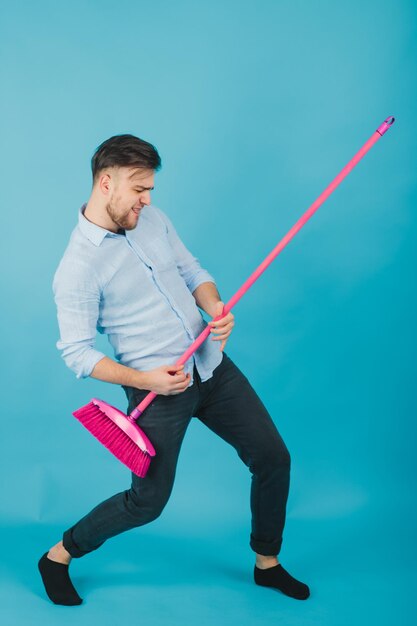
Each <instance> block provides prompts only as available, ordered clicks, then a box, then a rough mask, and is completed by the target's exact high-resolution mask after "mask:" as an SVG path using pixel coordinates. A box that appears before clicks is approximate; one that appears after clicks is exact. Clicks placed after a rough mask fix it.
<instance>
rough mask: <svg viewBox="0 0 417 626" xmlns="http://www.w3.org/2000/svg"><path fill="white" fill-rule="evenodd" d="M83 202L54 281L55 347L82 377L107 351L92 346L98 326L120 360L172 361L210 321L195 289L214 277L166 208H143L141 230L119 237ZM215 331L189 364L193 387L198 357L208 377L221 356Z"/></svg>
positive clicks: (137, 364)
mask: <svg viewBox="0 0 417 626" xmlns="http://www.w3.org/2000/svg"><path fill="white" fill-rule="evenodd" d="M85 207H86V204H83V205H82V207H81V208H80V209H79V211H78V224H77V226H76V227H75V228H74V230H73V231H72V233H71V236H70V239H69V242H68V245H67V248H66V250H65V252H64V255H63V257H62V259H61V261H60V263H59V265H58V267H57V269H56V272H55V274H54V278H53V284H52V289H53V293H54V299H55V303H56V306H57V313H58V325H59V330H60V339H59V341H57V343H56V347H57V348H58V350H61V356H62V358H63V359H64V361H65V363H66V365H67V366H68V367H69V368H70V369H71V370H73V371H74V372H75V374H76V376H77V378H85V377H87V376H89V375H90V374H91V372H92V370H93V369H94V366H95V365H96V363H97V362H98V361H100V359H102V358H103V357H104V356H106V355H105V354H104V353H103V352H100V351H99V350H97V349H95V348H94V342H95V337H96V331H98V332H99V333H101V334H106V335H107V337H108V340H109V343H110V344H111V346H112V347H113V350H114V356H115V358H116V359H117V361H119V362H120V363H122V364H123V365H127V366H129V367H132V368H134V369H136V370H139V371H147V370H150V369H154V368H155V367H158V366H160V365H170V364H172V363H175V362H176V361H177V360H178V359H179V357H180V356H181V355H182V354H183V353H184V352H185V350H186V349H187V348H188V347H189V346H190V345H191V343H192V342H193V341H194V339H196V338H197V337H198V335H199V334H200V333H201V332H202V331H203V330H204V328H205V327H206V326H207V322H206V321H205V320H204V319H203V316H202V314H201V311H200V309H199V308H198V306H197V303H196V301H195V298H194V297H193V295H192V292H193V291H194V290H195V289H196V288H197V287H198V285H200V284H201V283H204V282H207V281H210V282H213V283H214V282H215V281H214V278H213V277H212V276H211V275H210V274H209V273H208V272H207V271H206V270H205V269H202V268H201V266H200V263H199V261H198V259H197V258H195V257H194V256H193V255H192V254H191V253H190V252H189V251H188V250H187V248H186V247H185V245H184V244H183V242H182V241H181V239H180V238H179V236H178V234H177V232H176V230H175V228H174V226H173V225H172V222H171V221H170V219H169V218H168V216H167V215H166V214H165V213H164V212H163V211H162V210H161V209H159V208H157V207H155V206H153V205H149V206H145V207H144V208H143V209H142V211H141V213H140V216H139V219H138V222H137V225H136V227H135V228H134V229H133V230H130V231H129V230H126V232H125V234H119V233H113V232H111V231H109V230H106V229H105V228H102V227H101V226H97V225H96V224H93V223H92V222H90V221H89V220H88V219H87V218H86V217H84V214H83V211H84V209H85ZM210 336H211V335H210ZM210 336H209V337H208V338H207V339H206V340H205V341H204V342H203V344H202V345H201V346H200V347H199V348H198V350H197V351H196V352H194V354H193V355H192V356H191V357H190V358H189V359H188V361H187V362H186V363H185V364H184V371H185V372H186V373H190V375H191V381H190V384H192V383H193V367H194V362H195V365H196V367H197V370H198V373H199V375H200V377H201V380H202V381H205V380H207V379H209V378H210V377H211V376H212V373H213V370H214V368H215V367H217V366H218V365H219V364H220V362H221V360H222V357H223V353H222V351H221V350H220V341H211V339H210Z"/></svg>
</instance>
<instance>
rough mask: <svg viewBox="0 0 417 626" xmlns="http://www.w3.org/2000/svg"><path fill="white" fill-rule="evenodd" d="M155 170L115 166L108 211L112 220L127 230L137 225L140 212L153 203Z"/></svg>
mask: <svg viewBox="0 0 417 626" xmlns="http://www.w3.org/2000/svg"><path fill="white" fill-rule="evenodd" d="M153 188H154V171H153V170H145V169H142V168H137V167H119V168H117V169H116V168H114V171H113V172H112V175H111V176H110V181H109V194H110V197H109V199H108V202H107V204H106V211H107V213H108V215H109V217H110V218H111V219H112V221H113V222H114V223H115V224H116V225H117V226H118V227H119V228H124V229H125V230H132V229H133V228H135V227H136V225H137V223H138V219H139V214H140V212H141V210H142V208H143V207H144V206H145V205H148V204H150V203H151V194H150V192H151V190H152V189H153Z"/></svg>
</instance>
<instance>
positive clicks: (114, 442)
mask: <svg viewBox="0 0 417 626" xmlns="http://www.w3.org/2000/svg"><path fill="white" fill-rule="evenodd" d="M73 415H74V417H76V418H77V419H78V420H79V421H80V422H81V424H82V425H83V426H85V427H86V428H87V430H89V431H90V433H91V434H92V435H93V436H94V437H95V438H96V439H98V440H99V441H100V443H102V444H103V445H104V446H105V447H106V448H107V449H108V450H109V451H110V452H111V453H112V454H113V455H114V456H115V457H116V458H118V459H119V461H121V462H122V463H124V465H126V466H127V467H128V468H129V469H130V470H131V471H132V472H133V473H134V474H136V475H137V476H139V477H140V478H144V477H145V476H146V473H147V471H148V468H149V465H150V462H151V458H152V457H153V456H155V449H154V447H153V445H152V444H151V442H150V441H149V439H148V438H147V436H146V435H145V433H144V432H143V430H141V429H140V428H139V426H138V425H137V424H136V422H135V421H134V420H133V419H129V417H128V416H127V415H125V414H124V413H123V412H122V411H119V409H116V407H114V406H112V405H111V404H108V403H107V402H104V401H103V400H99V399H98V398H93V399H92V400H91V402H89V403H88V404H86V405H85V406H82V407H81V408H79V409H77V410H76V411H74V412H73Z"/></svg>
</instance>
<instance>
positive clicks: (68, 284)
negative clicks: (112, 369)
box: [52, 262, 106, 378]
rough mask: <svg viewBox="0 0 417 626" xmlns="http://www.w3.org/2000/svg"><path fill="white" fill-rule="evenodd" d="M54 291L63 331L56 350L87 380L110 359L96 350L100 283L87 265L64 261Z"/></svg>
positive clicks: (55, 281) (54, 280)
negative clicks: (102, 363)
mask: <svg viewBox="0 0 417 626" xmlns="http://www.w3.org/2000/svg"><path fill="white" fill-rule="evenodd" d="M52 290H53V293H54V299H55V304H56V306H57V314H58V325H59V331H60V338H59V340H58V341H57V342H56V347H57V348H58V350H60V351H61V356H62V358H63V359H64V361H65V364H66V365H67V366H68V367H69V368H70V369H71V370H73V371H74V372H75V374H76V377H77V378H86V377H87V376H89V375H90V374H91V372H92V371H93V369H94V366H95V365H96V363H98V361H100V359H102V358H103V357H105V356H106V355H105V354H104V353H103V352H100V351H99V350H96V349H95V348H94V341H95V336H96V329H97V320H98V315H99V304H100V289H99V286H98V281H97V279H96V278H95V275H94V273H93V272H92V271H91V270H90V268H88V267H87V266H85V265H83V264H81V263H76V262H70V263H68V262H67V263H62V262H61V263H60V265H59V266H58V269H57V271H56V272H55V275H54V278H53V283H52Z"/></svg>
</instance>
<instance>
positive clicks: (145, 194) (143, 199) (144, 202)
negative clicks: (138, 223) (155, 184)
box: [141, 191, 151, 204]
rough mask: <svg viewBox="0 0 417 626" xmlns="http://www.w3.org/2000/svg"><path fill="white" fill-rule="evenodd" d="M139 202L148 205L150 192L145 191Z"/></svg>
mask: <svg viewBox="0 0 417 626" xmlns="http://www.w3.org/2000/svg"><path fill="white" fill-rule="evenodd" d="M141 201H142V204H150V203H151V193H150V191H146V192H145V193H144V194H143V195H142V196H141Z"/></svg>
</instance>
